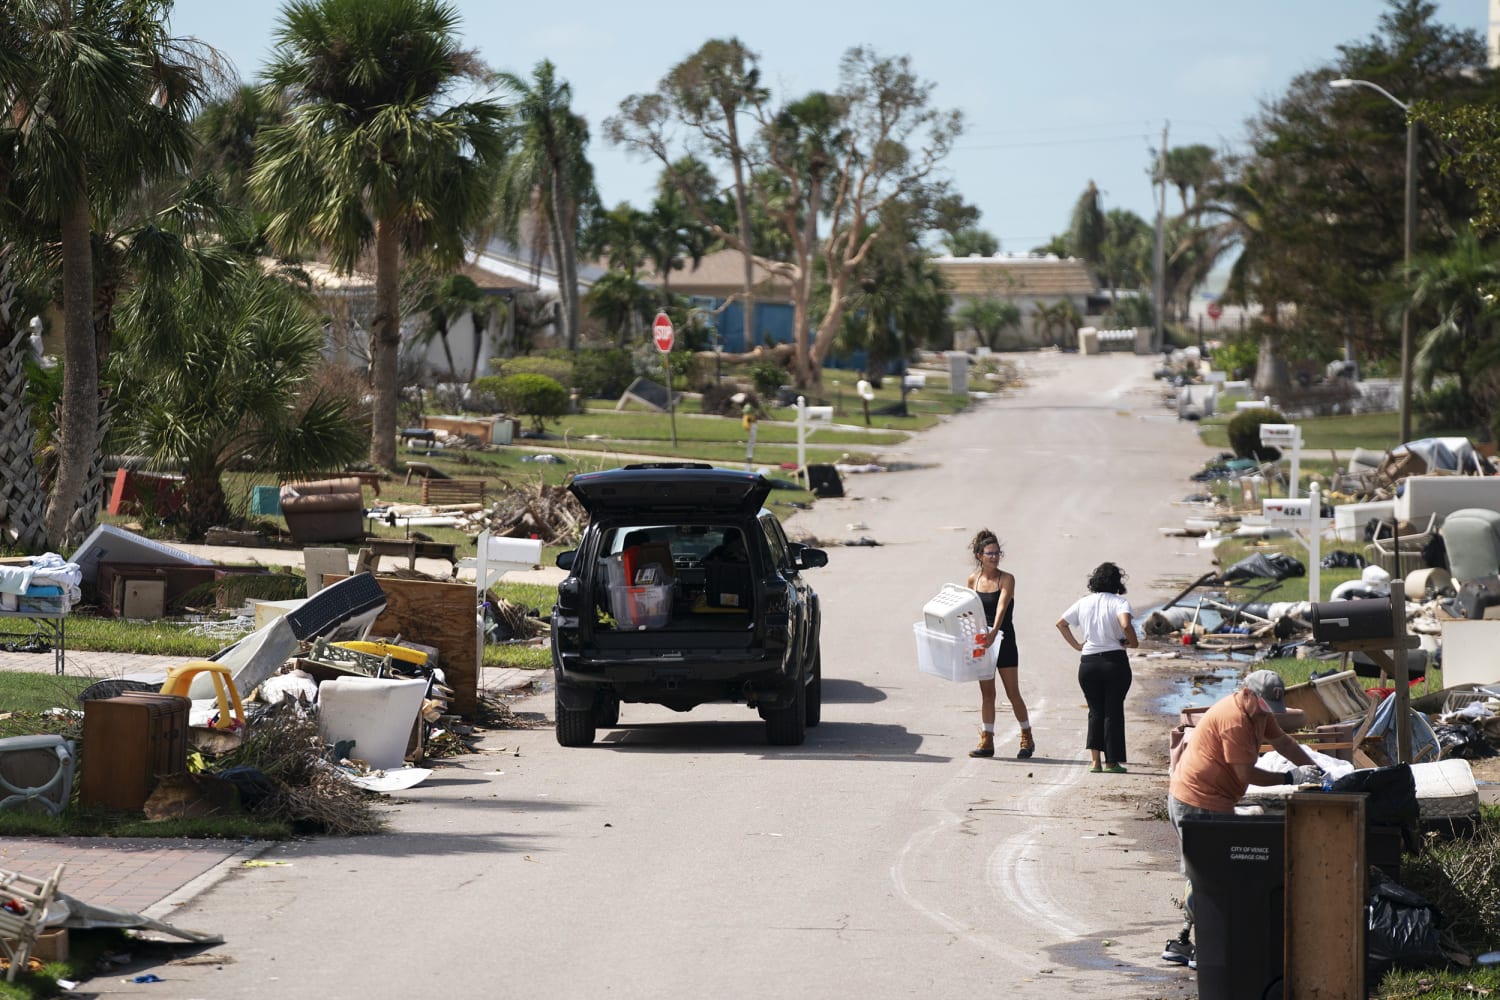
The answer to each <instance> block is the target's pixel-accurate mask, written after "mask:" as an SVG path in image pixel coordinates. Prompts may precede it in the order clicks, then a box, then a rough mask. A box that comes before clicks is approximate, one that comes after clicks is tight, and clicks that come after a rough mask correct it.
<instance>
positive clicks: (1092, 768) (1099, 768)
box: [1089, 767, 1104, 774]
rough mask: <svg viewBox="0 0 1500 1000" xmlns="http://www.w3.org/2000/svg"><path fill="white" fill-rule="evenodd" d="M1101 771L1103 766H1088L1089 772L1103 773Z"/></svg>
mask: <svg viewBox="0 0 1500 1000" xmlns="http://www.w3.org/2000/svg"><path fill="white" fill-rule="evenodd" d="M1103 771H1104V768H1102V767H1091V768H1089V774H1101V773H1103Z"/></svg>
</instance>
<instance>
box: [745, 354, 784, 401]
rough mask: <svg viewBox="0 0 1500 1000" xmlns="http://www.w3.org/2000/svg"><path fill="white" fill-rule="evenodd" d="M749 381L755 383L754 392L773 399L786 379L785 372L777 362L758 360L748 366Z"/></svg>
mask: <svg viewBox="0 0 1500 1000" xmlns="http://www.w3.org/2000/svg"><path fill="white" fill-rule="evenodd" d="M750 381H752V382H754V383H755V391H756V392H758V393H760V394H761V395H762V396H764V397H766V398H768V399H775V398H776V393H777V391H778V390H780V389H781V384H782V383H783V382H785V381H786V372H785V371H783V370H782V368H781V366H780V365H778V364H773V363H772V362H770V361H759V362H756V363H755V364H754V365H751V366H750Z"/></svg>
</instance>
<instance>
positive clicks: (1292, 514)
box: [1260, 424, 1323, 602]
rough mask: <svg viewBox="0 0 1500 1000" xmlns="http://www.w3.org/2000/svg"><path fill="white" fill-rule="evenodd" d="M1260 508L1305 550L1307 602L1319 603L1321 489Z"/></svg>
mask: <svg viewBox="0 0 1500 1000" xmlns="http://www.w3.org/2000/svg"><path fill="white" fill-rule="evenodd" d="M1261 426H1262V427H1264V426H1266V425H1264V424H1262V425H1261ZM1260 509H1261V514H1263V515H1264V516H1265V518H1266V520H1268V521H1271V522H1272V523H1278V524H1282V525H1284V526H1285V527H1287V528H1288V529H1289V530H1290V531H1291V532H1292V534H1294V535H1296V536H1297V537H1298V539H1300V540H1301V542H1302V544H1303V546H1305V547H1306V549H1307V599H1308V600H1309V601H1312V602H1316V601H1317V600H1318V598H1319V597H1322V596H1323V581H1322V576H1321V570H1322V568H1323V552H1322V549H1323V541H1322V540H1323V517H1322V510H1323V498H1322V495H1321V493H1320V492H1319V490H1318V487H1317V486H1316V485H1314V486H1313V488H1312V495H1311V496H1309V497H1307V498H1306V499H1303V500H1298V499H1297V498H1295V497H1291V498H1287V499H1281V500H1262V501H1261V502H1260ZM1304 531H1305V532H1306V535H1304V534H1303V532H1304Z"/></svg>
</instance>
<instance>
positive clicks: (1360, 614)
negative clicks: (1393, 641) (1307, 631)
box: [1310, 597, 1394, 642]
mask: <svg viewBox="0 0 1500 1000" xmlns="http://www.w3.org/2000/svg"><path fill="white" fill-rule="evenodd" d="M1310 617H1311V618H1312V628H1313V638H1314V639H1316V640H1317V641H1318V642H1349V641H1351V640H1357V639H1389V638H1391V637H1392V635H1394V626H1393V623H1392V620H1391V599H1390V598H1389V597H1372V598H1366V599H1365V600H1362V601H1323V602H1321V603H1319V604H1314V605H1313V606H1312V615H1311V616H1310Z"/></svg>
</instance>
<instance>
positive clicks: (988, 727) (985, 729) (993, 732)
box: [979, 722, 995, 736]
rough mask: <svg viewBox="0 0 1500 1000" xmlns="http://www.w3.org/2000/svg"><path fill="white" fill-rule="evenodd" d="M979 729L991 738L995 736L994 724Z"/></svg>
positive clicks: (985, 724) (987, 724) (986, 724)
mask: <svg viewBox="0 0 1500 1000" xmlns="http://www.w3.org/2000/svg"><path fill="white" fill-rule="evenodd" d="M979 728H980V729H982V730H984V731H985V732H987V733H989V734H990V735H991V736H993V735H995V724H994V723H993V722H986V723H984V724H983V725H981V726H980V727H979Z"/></svg>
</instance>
